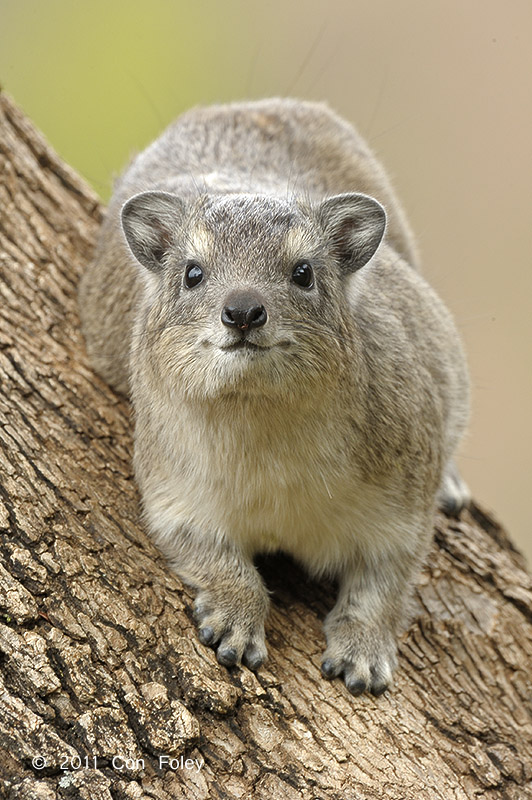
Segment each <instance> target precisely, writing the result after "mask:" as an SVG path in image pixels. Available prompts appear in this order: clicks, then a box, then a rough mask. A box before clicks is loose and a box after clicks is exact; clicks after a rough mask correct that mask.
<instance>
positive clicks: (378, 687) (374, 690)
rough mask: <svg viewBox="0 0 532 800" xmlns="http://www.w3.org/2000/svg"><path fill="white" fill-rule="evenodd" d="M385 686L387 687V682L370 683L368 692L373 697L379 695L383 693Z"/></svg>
mask: <svg viewBox="0 0 532 800" xmlns="http://www.w3.org/2000/svg"><path fill="white" fill-rule="evenodd" d="M387 688H388V684H387V683H376V684H374V685H373V684H372V686H371V688H370V692H371V694H372V695H373V696H374V697H380V696H381V694H384V692H385V691H386V689H387Z"/></svg>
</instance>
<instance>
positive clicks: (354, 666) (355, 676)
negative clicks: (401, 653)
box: [321, 617, 397, 696]
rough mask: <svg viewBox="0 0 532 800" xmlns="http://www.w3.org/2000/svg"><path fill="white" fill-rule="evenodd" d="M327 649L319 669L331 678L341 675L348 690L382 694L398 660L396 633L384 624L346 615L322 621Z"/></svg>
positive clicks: (359, 692) (356, 693)
mask: <svg viewBox="0 0 532 800" xmlns="http://www.w3.org/2000/svg"><path fill="white" fill-rule="evenodd" d="M325 631H326V634H327V649H326V651H325V653H324V655H323V661H322V664H321V672H322V675H323V677H324V678H327V679H329V680H331V679H332V678H336V677H337V676H338V675H343V679H344V681H345V685H346V687H347V688H348V689H349V691H350V692H351V694H354V695H359V694H362V692H365V691H367V690H369V691H370V692H371V693H372V694H374V695H375V696H378V695H381V694H382V693H383V692H384V691H385V690H386V689H387V688H388V686H389V684H390V681H391V679H392V672H393V670H394V669H395V666H396V664H397V655H396V654H397V645H396V642H395V637H394V636H393V634H392V633H391V632H390V631H388V630H387V629H386V628H383V629H381V628H379V627H377V626H375V625H368V626H366V625H364V624H363V623H361V622H360V621H359V620H356V619H352V618H349V617H336V618H331V617H329V618H328V619H327V620H326V621H325Z"/></svg>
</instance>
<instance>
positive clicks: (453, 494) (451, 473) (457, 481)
mask: <svg viewBox="0 0 532 800" xmlns="http://www.w3.org/2000/svg"><path fill="white" fill-rule="evenodd" d="M470 502H471V492H470V491H469V487H468V485H467V483H466V482H465V481H464V480H463V478H462V477H461V475H460V473H459V472H458V467H457V466H456V464H455V463H454V461H449V463H448V464H447V468H446V470H445V472H444V475H443V481H442V484H441V487H440V491H439V493H438V507H439V508H441V510H442V511H443V512H444V514H448V515H449V516H455V515H457V514H459V513H460V511H461V510H462V509H463V508H465V507H466V506H468V505H469V503H470Z"/></svg>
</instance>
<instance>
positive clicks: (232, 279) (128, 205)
mask: <svg viewBox="0 0 532 800" xmlns="http://www.w3.org/2000/svg"><path fill="white" fill-rule="evenodd" d="M416 267H417V256H416V249H415V245H414V243H413V239H412V235H411V232H410V229H409V227H408V225H407V223H406V220H405V217H404V214H403V212H402V210H401V208H400V206H399V204H398V202H397V200H396V198H395V195H394V193H393V191H392V189H391V187H390V184H389V182H388V180H387V178H386V176H385V174H384V172H383V170H382V167H381V166H380V165H379V163H378V162H377V161H376V159H375V157H374V156H373V155H372V153H371V151H370V150H369V148H368V147H367V145H366V144H365V142H364V141H363V140H362V139H361V138H360V136H359V135H358V134H357V133H356V131H355V130H354V129H353V128H352V127H351V126H350V125H348V124H347V123H346V122H344V121H343V120H341V119H340V118H338V117H337V116H336V115H334V114H333V113H332V112H331V111H330V110H329V109H328V108H327V107H325V106H323V105H318V104H313V103H302V102H298V101H292V100H267V101H260V102H255V103H239V104H232V105H228V106H214V107H212V108H205V109H195V110H193V111H190V112H188V113H187V114H184V115H183V116H182V117H181V118H180V119H178V120H177V122H175V123H174V124H173V125H171V126H170V127H169V128H168V129H167V130H166V131H165V132H164V133H163V134H162V136H161V137H160V138H159V139H158V140H157V141H156V142H154V143H153V144H152V145H151V146H150V147H148V148H147V150H145V151H144V152H143V153H141V154H140V155H139V156H137V158H136V159H135V160H134V161H133V163H132V164H131V165H130V167H129V168H128V170H127V171H126V172H125V174H124V175H123V177H122V178H121V180H120V182H119V183H118V185H117V187H116V191H115V194H114V196H113V198H112V200H111V203H110V206H109V210H108V214H107V217H106V220H105V223H104V225H103V227H102V234H101V238H100V241H99V245H98V249H97V253H96V257H95V259H94V262H93V263H92V264H91V266H90V267H89V269H88V270H87V272H86V274H85V275H84V277H83V280H82V283H81V287H80V310H81V315H82V321H83V328H84V332H85V336H86V340H87V346H88V350H89V353H90V355H91V358H92V360H93V363H94V365H95V367H96V368H97V369H98V371H99V372H100V373H101V374H102V375H103V376H104V377H105V378H107V379H108V380H109V381H110V382H111V383H112V385H113V386H115V388H117V389H119V390H120V391H124V392H126V391H130V393H131V397H132V401H133V404H134V406H135V412H136V431H135V458H134V464H135V473H136V477H137V480H138V482H139V486H140V488H141V492H142V496H143V504H144V511H145V519H146V522H147V524H148V526H149V529H150V531H151V532H152V534H153V535H154V536H155V538H156V541H157V542H158V543H159V545H160V546H161V548H162V549H163V550H164V551H165V553H166V554H167V556H168V558H169V560H170V563H171V565H172V566H173V567H174V568H175V569H176V571H177V572H178V574H179V575H180V576H181V577H182V578H183V579H184V580H186V581H188V582H190V583H192V584H193V585H195V586H197V587H198V588H199V590H200V591H199V594H198V599H197V615H198V620H199V623H200V638H201V639H202V641H204V642H205V643H207V644H211V645H216V647H217V654H218V658H219V660H220V661H221V662H222V663H226V664H233V663H235V662H236V661H238V660H240V659H243V660H244V661H245V662H246V663H248V665H250V666H252V667H253V668H255V667H257V666H258V665H259V664H260V663H261V662H262V660H263V659H264V657H265V655H266V649H265V645H264V631H263V623H264V617H265V614H266V610H267V593H266V590H265V588H264V586H263V584H262V581H261V579H260V576H259V575H258V573H257V572H256V570H255V568H254V566H253V558H254V556H255V555H256V554H257V553H259V552H264V551H271V550H277V549H280V550H284V551H286V552H289V553H291V554H292V555H293V556H294V557H295V558H297V559H298V560H299V561H301V562H302V563H303V564H305V565H306V566H307V568H308V569H309V570H310V571H311V572H313V573H315V574H322V573H329V574H332V575H336V576H337V577H338V578H339V580H340V583H341V590H340V595H339V600H338V603H337V606H336V607H335V609H333V611H332V612H331V614H330V615H329V617H328V618H327V621H326V634H327V641H328V648H327V651H326V654H325V658H324V663H323V672H324V674H325V675H326V677H334V676H335V675H339V674H343V676H344V679H345V681H346V684H347V685H348V687H349V688H350V689H351V691H353V692H354V693H359V692H360V691H363V690H364V689H366V688H369V689H371V690H372V691H373V692H374V693H379V692H380V691H382V690H384V688H385V687H386V686H387V684H388V682H389V680H390V676H391V672H392V669H393V667H394V664H395V637H396V634H397V631H398V630H399V628H400V626H401V624H402V623H403V618H404V608H405V605H406V603H407V600H408V596H409V586H410V584H411V581H412V578H413V576H415V571H416V569H417V567H418V566H419V564H420V562H421V560H422V558H423V555H424V553H425V550H426V546H427V542H428V540H429V536H430V531H431V526H432V514H433V510H434V504H435V501H436V497H437V494H438V491H439V489H440V487H441V486H442V485H443V484H444V483H445V486H446V487H448V486H450V483H449V479H448V478H447V479H446V475H447V476H451V475H452V476H453V479H454V476H455V473H454V472H453V471H452V470H453V469H454V468H453V467H452V466H451V465H450V464H451V462H450V460H451V458H452V455H453V452H454V450H455V448H456V446H457V443H458V441H459V439H460V436H461V433H462V431H463V428H464V425H465V423H466V418H467V395H468V389H467V374H466V368H465V362H464V358H463V353H462V350H461V345H460V342H459V339H458V336H457V334H456V330H455V327H454V324H453V322H452V319H451V317H450V315H449V313H448V312H447V310H446V309H445V308H444V306H443V304H442V303H441V301H440V300H439V299H438V297H437V296H436V295H435V293H434V292H433V291H432V290H431V289H430V287H429V286H428V285H427V283H426V282H425V281H424V280H423V278H422V277H421V276H420V275H419V273H418V272H417V270H416ZM446 480H447V482H445V481H446ZM457 480H458V483H456V486H458V487H459V488H460V490H461V491H463V485H462V484H461V483H460V481H459V479H457ZM451 499H452V498H451Z"/></svg>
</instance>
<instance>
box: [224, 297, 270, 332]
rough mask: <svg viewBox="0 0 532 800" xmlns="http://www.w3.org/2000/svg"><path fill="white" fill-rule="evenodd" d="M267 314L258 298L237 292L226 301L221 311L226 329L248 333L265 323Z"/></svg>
mask: <svg viewBox="0 0 532 800" xmlns="http://www.w3.org/2000/svg"><path fill="white" fill-rule="evenodd" d="M267 319H268V314H267V312H266V309H265V308H264V306H263V304H262V303H261V302H260V298H259V297H258V296H257V295H256V294H254V293H252V292H237V293H235V294H232V295H231V296H230V297H228V298H227V300H226V305H225V306H224V307H223V309H222V322H223V324H224V325H227V327H228V328H238V329H239V330H241V331H248V330H250V328H260V327H261V326H262V325H264V324H265V323H266V320H267Z"/></svg>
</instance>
